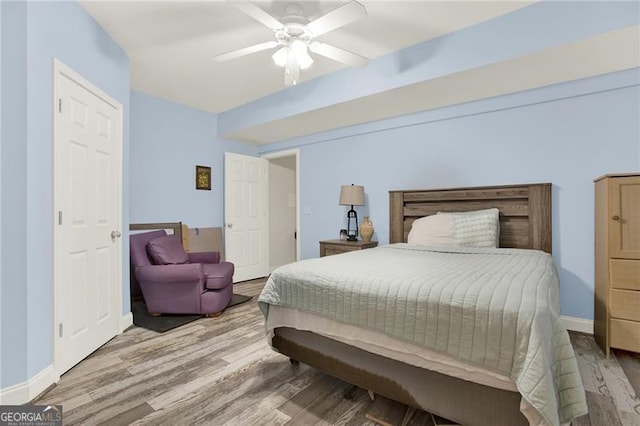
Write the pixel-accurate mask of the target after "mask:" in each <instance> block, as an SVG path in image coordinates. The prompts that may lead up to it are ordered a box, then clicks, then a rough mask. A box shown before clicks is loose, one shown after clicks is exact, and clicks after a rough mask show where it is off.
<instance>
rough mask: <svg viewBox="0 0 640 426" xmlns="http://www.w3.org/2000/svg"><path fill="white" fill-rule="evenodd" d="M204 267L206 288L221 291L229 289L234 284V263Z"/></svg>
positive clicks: (221, 263)
mask: <svg viewBox="0 0 640 426" xmlns="http://www.w3.org/2000/svg"><path fill="white" fill-rule="evenodd" d="M202 266H203V267H204V277H205V283H204V286H205V287H206V288H207V289H209V290H221V289H223V288H226V287H228V286H229V285H231V284H232V282H233V270H234V267H233V263H229V262H220V263H214V264H211V263H205V264H203V265H202Z"/></svg>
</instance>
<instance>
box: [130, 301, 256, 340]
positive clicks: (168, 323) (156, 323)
mask: <svg viewBox="0 0 640 426" xmlns="http://www.w3.org/2000/svg"><path fill="white" fill-rule="evenodd" d="M249 300H251V296H243V295H242V294H235V293H234V294H233V295H232V296H231V301H230V302H229V305H227V309H229V308H231V307H233V306H237V305H240V304H242V303H245V302H248V301H249ZM131 313H132V314H133V323H134V324H135V325H137V326H138V327H142V328H146V329H148V330H153V331H157V332H158V333H164V332H165V331H169V330H172V329H174V328H176V327H180V326H181V325H185V324H188V323H190V322H192V321H195V320H197V319H199V318H202V317H203V315H180V314H163V315H160V316H159V317H152V316H151V315H149V312H148V311H147V306H146V305H145V304H144V302H142V301H136V302H133V305H132V306H131ZM223 315H224V314H223Z"/></svg>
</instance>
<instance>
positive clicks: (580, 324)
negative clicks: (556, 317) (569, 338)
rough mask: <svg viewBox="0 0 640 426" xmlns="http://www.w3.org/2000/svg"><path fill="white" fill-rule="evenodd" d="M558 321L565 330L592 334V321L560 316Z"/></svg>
mask: <svg viewBox="0 0 640 426" xmlns="http://www.w3.org/2000/svg"><path fill="white" fill-rule="evenodd" d="M560 320H561V321H562V323H563V324H564V327H565V328H566V329H567V330H571V331H579V332H580V333H587V334H593V320H587V319H584V318H576V317H568V316H565V315H561V316H560Z"/></svg>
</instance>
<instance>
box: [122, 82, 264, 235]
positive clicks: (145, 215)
mask: <svg viewBox="0 0 640 426" xmlns="http://www.w3.org/2000/svg"><path fill="white" fill-rule="evenodd" d="M216 134H217V116H216V114H213V113H210V112H205V111H200V110H197V109H194V108H190V107H187V106H184V105H180V104H177V103H175V102H171V101H167V100H164V99H160V98H156V97H154V96H150V95H147V94H144V93H140V92H132V93H131V151H130V153H131V164H132V165H133V166H132V169H131V176H130V181H129V183H130V192H129V196H130V206H131V209H130V223H141V222H142V223H144V222H178V221H181V222H183V223H185V224H187V225H189V226H190V227H192V228H195V227H207V226H222V224H223V221H224V211H223V202H224V169H223V165H224V153H225V152H235V153H239V154H247V155H256V152H257V149H256V147H255V146H254V145H249V144H245V143H241V142H232V141H225V140H222V139H218V138H217V136H216ZM196 165H200V166H209V167H211V176H212V185H211V191H204V190H196V189H195V166H196Z"/></svg>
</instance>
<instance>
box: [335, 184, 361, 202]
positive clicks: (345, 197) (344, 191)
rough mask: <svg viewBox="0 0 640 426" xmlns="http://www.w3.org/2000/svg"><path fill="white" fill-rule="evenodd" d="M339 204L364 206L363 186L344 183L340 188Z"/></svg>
mask: <svg viewBox="0 0 640 426" xmlns="http://www.w3.org/2000/svg"><path fill="white" fill-rule="evenodd" d="M339 204H340V205H341V206H364V186H360V185H346V186H343V187H342V188H341V189H340V202H339Z"/></svg>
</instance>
